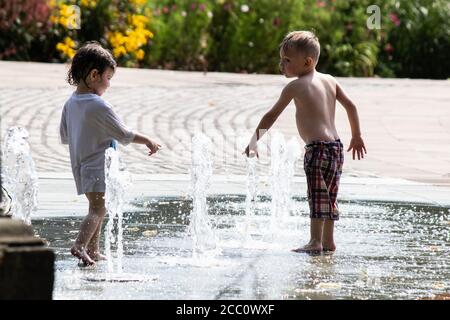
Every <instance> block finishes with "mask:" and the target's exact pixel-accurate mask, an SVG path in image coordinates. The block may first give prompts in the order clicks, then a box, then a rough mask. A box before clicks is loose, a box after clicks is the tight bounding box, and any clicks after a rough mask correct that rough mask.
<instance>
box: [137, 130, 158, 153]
mask: <svg viewBox="0 0 450 320" xmlns="http://www.w3.org/2000/svg"><path fill="white" fill-rule="evenodd" d="M132 142H133V143H138V144H145V145H146V146H147V148H149V149H150V151H149V152H148V155H149V156H151V155H152V154H154V153H156V152H157V151H158V150H159V149H160V148H161V145H160V144H158V143H156V142H154V141H152V140H151V139H150V138H149V137H147V136H145V135H143V134H140V133H139V132H134V138H133V141H132Z"/></svg>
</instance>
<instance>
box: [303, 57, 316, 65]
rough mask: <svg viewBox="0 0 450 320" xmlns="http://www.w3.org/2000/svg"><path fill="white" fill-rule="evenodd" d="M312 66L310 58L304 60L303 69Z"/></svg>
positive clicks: (312, 61)
mask: <svg viewBox="0 0 450 320" xmlns="http://www.w3.org/2000/svg"><path fill="white" fill-rule="evenodd" d="M313 64H314V60H313V58H311V57H306V58H305V67H309V66H311V65H313Z"/></svg>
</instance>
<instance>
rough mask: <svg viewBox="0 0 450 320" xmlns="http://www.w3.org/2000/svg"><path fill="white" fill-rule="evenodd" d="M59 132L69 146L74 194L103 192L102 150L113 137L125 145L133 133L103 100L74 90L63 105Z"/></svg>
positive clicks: (132, 136) (103, 158) (103, 159)
mask: <svg viewBox="0 0 450 320" xmlns="http://www.w3.org/2000/svg"><path fill="white" fill-rule="evenodd" d="M60 135H61V142H62V143H63V144H68V145H69V150H70V162H71V164H72V172H73V177H74V179H75V184H76V187H77V193H78V194H83V193H86V192H105V167H104V166H105V150H106V149H108V148H109V147H110V146H111V143H112V141H113V139H115V140H117V141H118V142H120V143H121V144H123V145H127V144H129V143H130V142H131V141H133V139H134V136H135V134H134V133H133V131H132V130H130V129H129V128H128V127H127V126H126V125H125V124H124V123H123V122H122V121H121V120H120V119H119V117H118V116H117V115H116V114H115V113H114V111H113V110H112V106H111V104H109V103H108V102H107V101H105V100H103V99H102V98H101V97H100V96H98V95H96V94H93V93H86V94H77V93H76V92H74V93H72V95H71V96H70V98H69V99H68V100H67V101H66V103H65V104H64V108H63V111H62V116H61V124H60Z"/></svg>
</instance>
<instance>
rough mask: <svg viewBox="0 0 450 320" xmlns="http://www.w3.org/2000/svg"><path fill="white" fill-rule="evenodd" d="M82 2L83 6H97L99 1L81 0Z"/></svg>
mask: <svg viewBox="0 0 450 320" xmlns="http://www.w3.org/2000/svg"><path fill="white" fill-rule="evenodd" d="M80 4H81V5H82V6H83V7H87V8H95V7H96V6H97V1H96V0H81V1H80Z"/></svg>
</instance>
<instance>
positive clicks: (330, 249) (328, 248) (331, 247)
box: [322, 243, 336, 252]
mask: <svg viewBox="0 0 450 320" xmlns="http://www.w3.org/2000/svg"><path fill="white" fill-rule="evenodd" d="M322 246H323V251H324V252H334V251H336V245H335V244H334V243H331V244H327V243H323V244H322Z"/></svg>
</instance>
